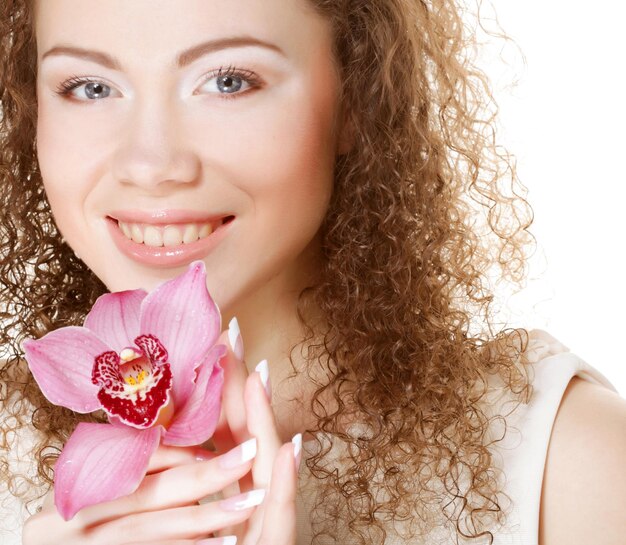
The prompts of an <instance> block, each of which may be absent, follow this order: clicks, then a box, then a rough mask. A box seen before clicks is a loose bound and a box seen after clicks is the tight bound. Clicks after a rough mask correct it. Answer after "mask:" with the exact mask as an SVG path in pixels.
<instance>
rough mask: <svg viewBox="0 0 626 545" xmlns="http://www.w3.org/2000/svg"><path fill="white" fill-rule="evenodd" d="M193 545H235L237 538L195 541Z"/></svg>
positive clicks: (228, 537)
mask: <svg viewBox="0 0 626 545" xmlns="http://www.w3.org/2000/svg"><path fill="white" fill-rule="evenodd" d="M194 545H237V536H224V537H211V538H209V539H201V540H200V541H196V542H195V543H194Z"/></svg>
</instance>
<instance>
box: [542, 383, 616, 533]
mask: <svg viewBox="0 0 626 545" xmlns="http://www.w3.org/2000/svg"><path fill="white" fill-rule="evenodd" d="M625 461H626V400H625V399H623V398H622V397H620V396H619V395H618V394H616V393H615V392H613V391H611V390H608V389H607V388H604V387H603V386H599V385H597V384H593V383H591V382H588V381H586V380H583V379H581V378H579V377H574V378H572V380H571V381H570V383H569V385H568V387H567V389H566V390H565V393H564V395H563V398H562V400H561V405H560V407H559V410H558V413H557V415H556V419H555V421H554V427H553V428H552V435H551V438H550V443H549V446H548V453H547V459H546V466H545V472H544V476H543V488H542V491H541V506H540V517H539V545H553V544H555V543H567V544H568V545H579V544H580V545H583V544H584V545H588V544H589V543H593V544H594V545H618V544H620V543H624V536H625V535H626V517H625V516H624V511H625V509H626V472H625V471H624V467H625V466H624V464H625Z"/></svg>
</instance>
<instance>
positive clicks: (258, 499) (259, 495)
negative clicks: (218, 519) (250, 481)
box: [219, 488, 265, 511]
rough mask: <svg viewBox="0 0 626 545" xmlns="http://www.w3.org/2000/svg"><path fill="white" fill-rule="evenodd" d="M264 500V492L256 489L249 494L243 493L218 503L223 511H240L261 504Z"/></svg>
mask: <svg viewBox="0 0 626 545" xmlns="http://www.w3.org/2000/svg"><path fill="white" fill-rule="evenodd" d="M264 498H265V490H264V489H263V488H257V489H256V490H250V492H244V493H243V494H239V495H238V496H233V497H232V498H228V499H226V500H222V501H221V502H220V504H219V505H220V508H222V509H223V510H224V511H241V510H242V509H248V507H254V506H255V505H260V504H261V503H263V499H264Z"/></svg>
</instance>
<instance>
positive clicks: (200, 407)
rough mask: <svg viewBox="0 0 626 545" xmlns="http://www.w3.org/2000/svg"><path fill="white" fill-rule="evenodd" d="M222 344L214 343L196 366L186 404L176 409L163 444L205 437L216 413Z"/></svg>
mask: <svg viewBox="0 0 626 545" xmlns="http://www.w3.org/2000/svg"><path fill="white" fill-rule="evenodd" d="M225 355H226V347H225V346H224V345H222V344H218V345H215V346H214V347H213V348H212V349H211V350H210V351H209V353H208V354H207V356H206V358H205V359H204V361H203V362H202V363H201V364H200V366H199V367H198V373H197V374H198V376H197V378H196V384H195V388H194V390H193V392H192V394H191V396H190V397H189V399H188V400H187V402H186V404H185V405H184V406H183V407H181V408H180V410H177V411H176V415H175V416H174V420H173V421H172V424H171V425H170V426H169V427H168V429H167V431H166V432H165V434H164V435H163V444H165V445H174V446H179V447H187V446H191V445H199V444H202V443H204V442H205V441H206V440H207V439H209V438H210V437H211V436H212V435H213V432H214V431H215V427H216V426H217V421H218V420H219V416H220V408H221V406H222V399H221V392H222V385H223V384H224V371H223V370H222V368H221V366H220V364H219V360H220V359H221V358H223V357H224V356H225Z"/></svg>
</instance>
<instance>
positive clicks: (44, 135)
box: [37, 102, 89, 245]
mask: <svg viewBox="0 0 626 545" xmlns="http://www.w3.org/2000/svg"><path fill="white" fill-rule="evenodd" d="M57 117H58V116H57ZM75 128H76V127H75V124H71V125H69V124H68V123H67V122H65V123H60V122H59V120H58V119H56V117H55V112H54V110H53V108H51V107H49V106H48V105H46V104H45V103H44V104H41V102H40V106H39V112H38V123H37V159H38V162H39V167H40V171H41V176H42V180H43V185H44V189H45V192H46V196H47V197H48V201H49V202H50V207H51V209H52V213H53V216H54V218H55V222H56V224H57V226H58V228H59V230H60V231H61V233H62V235H63V236H64V237H65V238H66V239H67V240H68V242H69V243H70V245H74V244H75V243H76V242H77V240H76V239H77V237H78V236H79V233H80V229H78V228H77V225H78V222H77V220H78V218H77V211H79V210H80V207H79V204H80V203H81V202H82V201H83V200H84V197H85V195H86V191H87V190H88V188H87V180H89V177H88V176H87V175H86V171H87V168H86V167H85V160H86V157H89V154H88V153H87V152H86V150H85V149H83V145H81V144H80V142H81V141H84V140H85V139H84V138H82V139H81V138H80V137H79V136H77V135H76V134H75Z"/></svg>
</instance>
